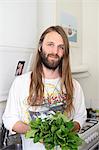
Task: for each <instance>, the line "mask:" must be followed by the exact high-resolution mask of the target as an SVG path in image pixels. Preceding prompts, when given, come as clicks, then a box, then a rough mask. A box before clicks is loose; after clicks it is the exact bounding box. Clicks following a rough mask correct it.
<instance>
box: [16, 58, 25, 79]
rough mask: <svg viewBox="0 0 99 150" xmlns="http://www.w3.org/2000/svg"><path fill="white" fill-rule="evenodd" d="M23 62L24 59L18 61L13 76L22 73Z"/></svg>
mask: <svg viewBox="0 0 99 150" xmlns="http://www.w3.org/2000/svg"><path fill="white" fill-rule="evenodd" d="M24 64H25V61H19V62H18V64H17V68H16V72H15V76H19V75H21V74H22V73H23V68H24Z"/></svg>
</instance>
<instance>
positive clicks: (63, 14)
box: [56, 3, 79, 47]
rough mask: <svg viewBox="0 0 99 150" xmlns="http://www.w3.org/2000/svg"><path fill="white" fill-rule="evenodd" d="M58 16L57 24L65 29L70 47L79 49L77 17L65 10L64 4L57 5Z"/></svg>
mask: <svg viewBox="0 0 99 150" xmlns="http://www.w3.org/2000/svg"><path fill="white" fill-rule="evenodd" d="M64 5H65V4H64ZM56 14H57V15H56V22H57V24H58V25H60V26H62V27H63V28H64V30H65V32H66V34H67V36H68V40H69V44H70V47H78V42H79V41H78V24H77V17H76V16H74V15H72V14H71V13H70V12H69V11H68V10H66V9H64V6H63V3H57V9H56Z"/></svg>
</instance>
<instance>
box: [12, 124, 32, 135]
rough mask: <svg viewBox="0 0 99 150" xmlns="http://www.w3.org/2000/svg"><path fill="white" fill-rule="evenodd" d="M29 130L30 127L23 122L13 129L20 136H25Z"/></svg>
mask: <svg viewBox="0 0 99 150" xmlns="http://www.w3.org/2000/svg"><path fill="white" fill-rule="evenodd" d="M29 129H30V127H29V125H27V124H25V123H24V122H22V121H18V122H16V123H15V125H14V126H13V128H12V130H13V131H15V132H17V133H20V134H25V133H26V132H27V131H28V130H29Z"/></svg>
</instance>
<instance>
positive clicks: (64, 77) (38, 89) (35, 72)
mask: <svg viewBox="0 0 99 150" xmlns="http://www.w3.org/2000/svg"><path fill="white" fill-rule="evenodd" d="M52 31H55V32H57V33H58V34H60V35H61V37H62V39H63V42H64V45H65V50H64V56H63V60H62V63H61V65H60V66H59V74H60V76H61V89H62V91H61V92H63V89H64V88H65V90H66V99H65V100H66V104H67V107H66V112H67V113H68V112H71V110H72V108H73V81H72V75H71V69H70V56H69V41H68V38H67V35H66V33H65V31H64V29H63V28H62V27H61V26H51V27H49V28H47V29H46V30H45V31H44V32H43V34H42V35H41V37H40V40H39V44H38V49H37V54H36V59H35V63H33V65H32V68H31V69H32V73H31V81H30V89H29V97H28V104H29V105H31V106H33V105H40V104H42V103H43V96H44V84H43V82H42V75H43V69H42V64H41V57H40V52H39V51H40V48H41V45H42V43H43V40H44V38H45V36H46V34H47V33H50V32H52Z"/></svg>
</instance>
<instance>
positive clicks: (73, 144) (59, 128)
mask: <svg viewBox="0 0 99 150" xmlns="http://www.w3.org/2000/svg"><path fill="white" fill-rule="evenodd" d="M73 127H74V125H73V122H72V121H69V120H68V118H66V116H65V115H63V114H62V113H60V112H57V113H55V114H54V115H52V117H47V118H45V119H43V120H42V119H41V118H37V119H35V120H31V121H30V128H31V130H29V131H28V132H27V133H26V134H25V136H26V138H33V142H34V143H37V142H43V144H44V145H45V148H46V150H54V148H55V147H56V146H59V147H60V148H61V150H77V149H78V146H79V145H81V144H82V139H81V138H80V137H79V135H78V134H77V133H76V132H74V131H73Z"/></svg>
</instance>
